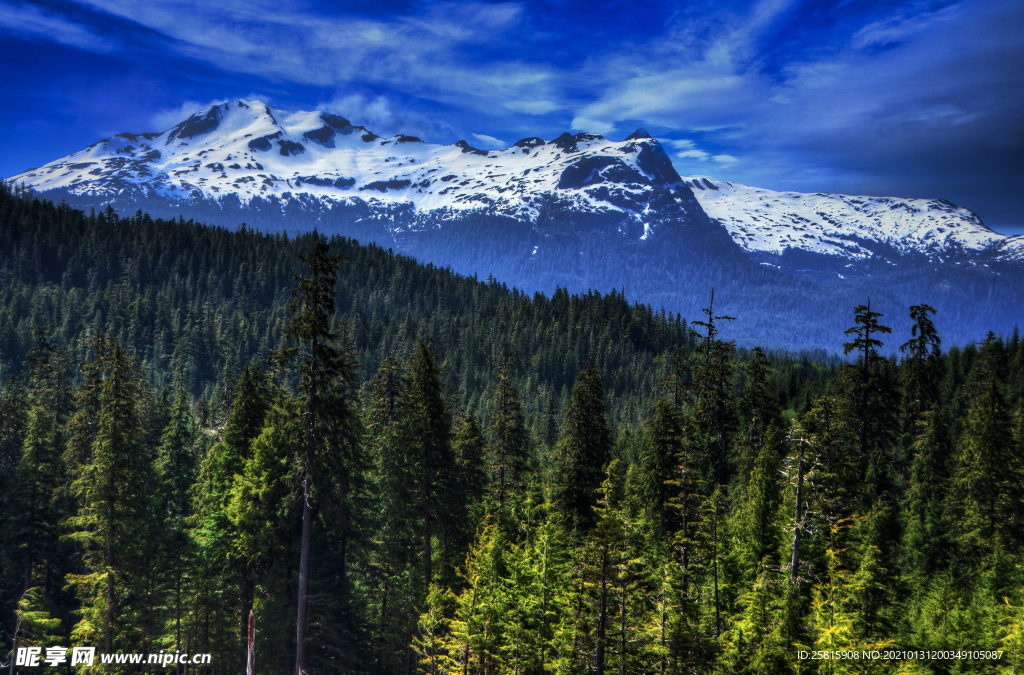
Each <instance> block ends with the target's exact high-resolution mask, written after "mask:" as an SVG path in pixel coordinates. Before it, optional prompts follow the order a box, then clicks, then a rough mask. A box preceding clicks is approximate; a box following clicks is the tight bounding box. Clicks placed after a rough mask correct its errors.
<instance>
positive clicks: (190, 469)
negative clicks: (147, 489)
mask: <svg viewBox="0 0 1024 675" xmlns="http://www.w3.org/2000/svg"><path fill="white" fill-rule="evenodd" d="M191 418H192V411H191V409H190V407H189V404H188V399H187V396H186V393H185V388H184V384H183V383H182V382H181V381H180V380H179V383H178V386H177V391H176V392H175V399H174V406H173V408H172V410H171V419H170V421H169V422H168V424H167V426H166V427H165V428H164V432H163V435H162V437H161V443H160V448H159V451H158V453H157V462H156V468H157V472H158V475H159V479H160V483H161V486H160V487H161V489H160V499H161V502H162V503H161V507H162V509H161V513H160V516H161V520H162V521H163V522H164V523H165V527H166V532H165V533H164V536H163V537H161V539H162V540H163V541H162V542H161V543H162V544H163V551H162V553H163V555H162V556H161V557H162V558H163V559H164V561H165V564H166V565H167V566H168V567H169V568H170V570H172V571H171V576H172V578H171V580H170V583H171V589H170V590H171V593H172V595H173V599H172V603H173V621H174V643H173V647H174V649H175V651H181V648H182V647H183V646H184V645H183V643H182V615H183V612H184V608H183V604H182V595H183V594H184V593H185V578H184V577H185V575H186V574H187V569H188V567H189V566H190V565H191V564H192V563H191V560H190V558H191V556H192V550H191V549H192V546H191V544H192V540H191V538H190V537H189V536H188V533H187V530H186V526H187V520H188V518H189V517H190V516H191V512H192V509H191V501H190V493H191V490H192V485H193V484H194V482H195V472H196V457H195V455H194V454H193V446H194V443H195V440H196V439H195V431H194V422H193V420H192V419H191Z"/></svg>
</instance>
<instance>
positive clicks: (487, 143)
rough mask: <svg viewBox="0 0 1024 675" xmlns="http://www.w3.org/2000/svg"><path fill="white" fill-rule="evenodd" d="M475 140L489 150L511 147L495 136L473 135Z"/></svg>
mask: <svg viewBox="0 0 1024 675" xmlns="http://www.w3.org/2000/svg"><path fill="white" fill-rule="evenodd" d="M473 138H475V139H476V140H477V141H479V142H480V145H481V147H483V148H486V149H487V150H502V149H504V148H507V147H508V146H509V144H508V143H506V142H505V141H503V140H501V139H498V138H495V137H494V136H488V135H487V134H473Z"/></svg>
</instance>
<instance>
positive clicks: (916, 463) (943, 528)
mask: <svg viewBox="0 0 1024 675" xmlns="http://www.w3.org/2000/svg"><path fill="white" fill-rule="evenodd" d="M912 450H913V452H914V456H913V460H912V462H911V465H910V485H909V487H908V489H907V496H906V506H905V510H904V514H905V516H904V517H905V518H906V528H905V535H904V541H905V547H904V548H905V550H906V555H907V561H908V563H909V566H910V567H911V569H913V570H916V571H918V572H919V573H923V574H925V575H927V576H931V575H933V574H934V573H935V571H936V570H939V569H942V568H943V567H945V566H946V565H947V564H948V563H949V561H950V555H951V553H952V551H951V548H950V547H951V542H950V534H951V528H950V523H949V521H948V520H947V518H946V495H947V493H948V491H949V487H950V472H951V466H950V464H951V460H950V457H951V454H952V452H951V440H950V438H949V432H948V429H947V423H946V421H945V415H944V411H943V410H942V408H939V407H936V408H934V409H931V410H926V411H924V412H922V413H921V415H920V418H919V419H918V421H917V437H916V438H915V440H914V444H913V446H912Z"/></svg>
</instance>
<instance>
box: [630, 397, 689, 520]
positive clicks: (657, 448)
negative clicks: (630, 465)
mask: <svg viewBox="0 0 1024 675" xmlns="http://www.w3.org/2000/svg"><path fill="white" fill-rule="evenodd" d="M682 433H683V432H682V427H681V426H680V424H679V419H678V415H677V413H676V411H675V410H674V409H673V408H672V406H671V404H670V403H669V402H668V401H666V400H664V399H661V400H659V401H658V402H657V403H656V404H655V405H654V410H653V412H652V414H651V417H650V418H649V419H648V420H646V421H645V423H644V441H643V442H644V445H643V450H642V453H641V455H640V467H641V468H640V471H641V482H642V486H641V490H642V492H643V497H644V501H645V502H646V504H647V505H648V506H649V508H650V509H651V511H652V513H654V514H656V517H657V522H658V536H659V537H664V536H665V531H666V522H665V517H666V511H667V509H668V505H669V502H670V501H671V499H672V495H673V494H674V492H675V488H674V479H675V476H676V469H677V466H678V464H677V462H678V459H679V454H680V452H681V451H682V447H681V441H682Z"/></svg>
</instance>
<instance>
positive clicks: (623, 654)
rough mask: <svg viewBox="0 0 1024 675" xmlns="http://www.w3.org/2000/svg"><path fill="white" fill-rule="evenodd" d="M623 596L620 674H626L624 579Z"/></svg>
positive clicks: (620, 632)
mask: <svg viewBox="0 0 1024 675" xmlns="http://www.w3.org/2000/svg"><path fill="white" fill-rule="evenodd" d="M620 590H621V591H622V596H621V598H620V600H621V604H620V609H621V611H622V614H621V616H620V617H619V675H626V581H625V580H623V582H622V586H620Z"/></svg>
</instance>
